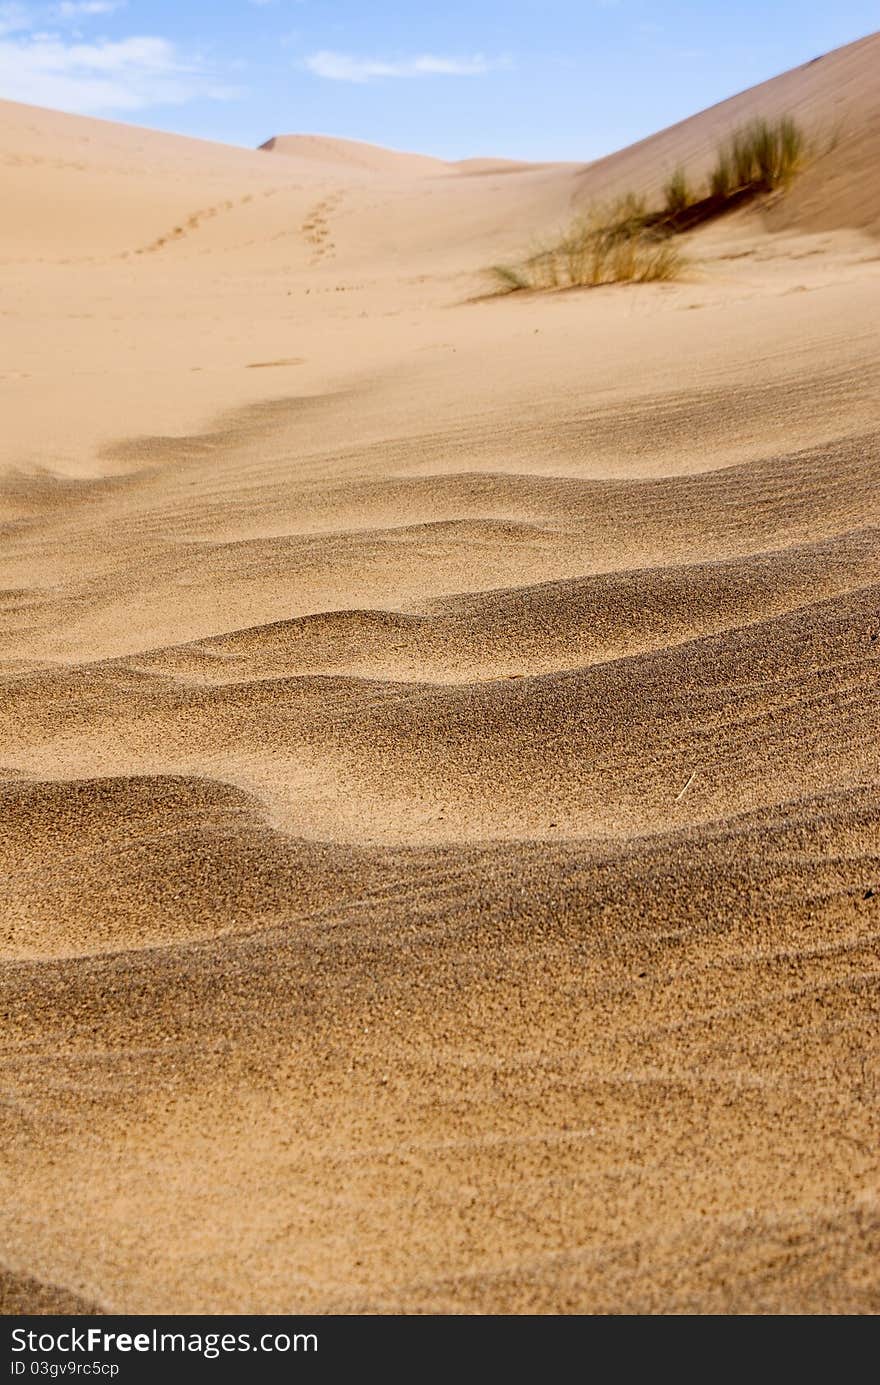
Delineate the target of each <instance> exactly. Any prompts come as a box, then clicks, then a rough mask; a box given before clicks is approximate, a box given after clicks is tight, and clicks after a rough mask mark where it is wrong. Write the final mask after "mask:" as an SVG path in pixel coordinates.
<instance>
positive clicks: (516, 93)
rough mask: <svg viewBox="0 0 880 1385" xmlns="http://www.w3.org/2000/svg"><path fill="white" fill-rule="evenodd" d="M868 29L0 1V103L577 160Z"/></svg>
mask: <svg viewBox="0 0 880 1385" xmlns="http://www.w3.org/2000/svg"><path fill="white" fill-rule="evenodd" d="M878 27H880V0H872V3H867V2H866V0H839V3H836V4H833V5H829V4H828V3H827V0H823V3H819V0H799V3H792V2H791V0H781V3H774V0H739V2H737V0H726V2H725V0H690V3H680V2H679V0H665V2H664V3H657V0H506V3H505V2H504V0H469V3H468V2H467V0H445V3H443V4H436V5H432V4H424V3H423V4H419V3H418V0H376V2H375V3H370V2H369V0H360V2H359V3H356V0H213V3H206V2H205V0H197V3H187V2H186V0H51V3H40V0H20V3H6V0H0V96H4V97H7V98H8V99H10V100H17V101H30V102H32V103H34V104H35V105H46V106H54V107H57V108H58V109H61V110H68V111H76V112H79V113H81V114H86V115H98V116H104V117H106V118H108V119H117V120H125V121H129V122H132V123H135V124H140V125H149V126H152V127H153V128H155V129H161V130H172V131H177V132H179V133H182V134H189V135H197V136H201V137H203V138H206V139H217V140H224V141H227V142H229V143H233V144H244V145H256V144H258V143H261V142H262V141H263V140H264V139H267V138H268V137H269V136H270V135H273V134H280V133H290V132H313V133H320V134H331V135H341V136H347V137H349V138H353V139H364V140H372V141H374V142H376V143H378V144H387V145H390V146H392V147H395V148H399V149H413V150H418V151H419V152H423V153H427V154H436V155H439V156H440V157H444V158H464V157H467V156H470V155H477V154H495V155H504V156H510V157H516V156H521V157H523V158H561V159H590V158H595V157H597V156H599V155H601V154H604V153H608V152H610V151H611V150H613V149H617V148H620V147H621V146H623V145H626V144H629V143H631V142H632V141H633V140H635V139H639V138H641V137H642V136H643V135H646V134H650V133H652V132H653V131H654V130H657V129H660V128H662V127H663V126H664V125H668V124H671V123H672V122H673V121H675V120H679V119H681V118H682V117H684V116H686V115H690V114H692V113H693V112H694V111H697V110H700V109H702V108H703V107H704V106H707V105H711V104H712V103H713V102H715V101H718V100H721V99H723V97H725V96H729V95H732V94H733V93H734V92H736V91H740V90H742V88H743V87H747V86H751V85H752V84H753V83H755V82H759V81H762V80H763V79H764V78H765V77H770V76H773V75H774V74H775V73H777V72H781V71H784V70H785V69H786V68H788V67H793V66H795V65H796V64H797V63H800V62H804V61H806V60H807V59H809V58H813V57H816V56H817V55H818V54H820V53H823V52H827V51H828V49H830V48H836V47H838V46H839V45H840V44H843V43H848V42H849V41H850V40H852V39H855V38H859V37H861V36H862V35H864V34H867V33H870V32H872V31H873V30H874V29H876V28H878Z"/></svg>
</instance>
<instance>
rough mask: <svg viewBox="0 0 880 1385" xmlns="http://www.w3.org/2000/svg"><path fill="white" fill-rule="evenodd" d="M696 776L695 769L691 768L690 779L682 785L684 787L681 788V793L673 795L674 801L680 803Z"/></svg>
mask: <svg viewBox="0 0 880 1385" xmlns="http://www.w3.org/2000/svg"><path fill="white" fill-rule="evenodd" d="M696 777H697V771H696V770H692V771H691V777H690V779H689V780H688V781H687V783H686V784H685V786H684V788H683V789H682V791H681V793H677V794H676V795H675V801H676V803H680V802H681V800H682V799H683V798H684V796H685V794H686V793H687V791H688V789H689V788H690V786H691V784H692V783H693V782H694V780H695V779H696Z"/></svg>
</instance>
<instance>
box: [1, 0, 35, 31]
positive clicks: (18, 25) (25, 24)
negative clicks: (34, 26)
mask: <svg viewBox="0 0 880 1385" xmlns="http://www.w3.org/2000/svg"><path fill="white" fill-rule="evenodd" d="M31 22H32V21H31V16H30V14H29V13H28V11H27V10H26V9H25V7H24V5H0V38H2V37H3V35H4V34H17V33H20V32H21V31H22V30H24V29H29V28H30V27H31Z"/></svg>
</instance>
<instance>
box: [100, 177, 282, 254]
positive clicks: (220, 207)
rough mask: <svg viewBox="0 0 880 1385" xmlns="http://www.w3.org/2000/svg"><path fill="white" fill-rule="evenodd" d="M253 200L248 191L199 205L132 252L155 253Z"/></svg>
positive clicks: (273, 189) (268, 193) (272, 191)
mask: <svg viewBox="0 0 880 1385" xmlns="http://www.w3.org/2000/svg"><path fill="white" fill-rule="evenodd" d="M275 191H277V189H275V188H270V189H269V190H268V191H267V192H266V193H265V194H264V196H266V197H269V196H271V195H272V194H273V193H274V192H275ZM253 200H254V194H253V193H252V192H248V193H245V194H244V196H243V197H239V198H231V197H228V198H226V200H225V201H223V202H218V203H216V205H214V206H211V207H200V208H198V209H197V210H196V211H194V212H193V213H192V214H191V215H190V216H188V217H187V219H186V221H184V222H183V223H182V224H181V225H179V226H175V227H174V228H173V230H171V231H166V232H165V233H164V235H161V236H158V237H157V238H156V240H154V241H150V243H149V244H148V245H141V246H138V247H137V248H136V249H135V251H134V254H135V255H152V254H155V252H156V251H157V250H162V249H163V248H164V247H165V246H166V245H170V244H171V243H172V242H173V241H177V240H183V239H184V238H185V237H186V236H189V235H191V234H192V233H193V231H198V230H199V229H200V227H201V226H202V224H203V223H204V222H205V221H211V220H212V219H213V218H214V217H216V216H221V215H223V214H224V213H226V212H232V211H235V210H236V209H237V208H239V207H245V206H247V204H248V203H249V202H253ZM128 254H129V252H128V251H127V250H126V251H123V253H122V256H121V257H120V258H123V259H124V258H126V256H127V255H128Z"/></svg>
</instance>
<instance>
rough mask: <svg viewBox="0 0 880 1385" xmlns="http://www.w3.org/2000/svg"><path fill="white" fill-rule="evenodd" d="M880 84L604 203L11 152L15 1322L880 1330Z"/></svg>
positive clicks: (771, 93)
mask: <svg viewBox="0 0 880 1385" xmlns="http://www.w3.org/2000/svg"><path fill="white" fill-rule="evenodd" d="M878 57H880V37H878V36H876V35H875V36H872V37H870V38H868V39H865V40H863V41H861V42H860V43H858V44H854V45H850V46H849V47H848V48H845V49H841V50H839V51H838V52H836V53H833V54H829V55H826V56H824V57H822V58H821V59H820V60H819V61H817V62H814V63H811V64H808V65H806V66H805V67H803V68H799V69H797V70H795V71H793V72H791V73H786V74H784V75H783V76H782V77H780V78H777V79H774V81H773V82H770V83H765V84H764V85H763V86H762V87H759V88H755V89H754V90H752V91H750V92H746V93H743V94H742V95H740V96H738V97H735V98H733V99H732V100H731V101H728V102H723V103H721V104H720V105H719V106H716V107H713V108H712V109H711V110H709V111H705V112H702V113H701V114H699V115H696V116H694V117H693V118H692V119H691V120H689V121H685V122H683V123H682V124H680V125H678V126H675V127H673V128H672V129H670V130H667V131H663V132H661V133H660V134H658V135H656V136H654V137H653V138H652V139H650V140H647V141H643V142H642V143H641V144H639V145H636V146H634V147H633V148H632V149H628V150H623V151H621V152H620V153H619V154H615V155H612V156H610V157H609V158H608V159H604V160H600V161H598V162H597V163H595V164H592V165H589V166H583V167H581V166H574V165H570V164H569V165H566V164H545V165H528V164H516V163H511V162H509V161H503V160H498V161H495V160H465V161H463V162H461V163H458V164H454V163H453V164H446V163H443V162H442V161H439V160H433V159H427V158H422V157H421V156H418V155H410V154H398V153H396V152H394V151H388V150H380V149H376V148H375V147H373V146H368V145H362V144H359V143H357V142H355V141H342V140H333V139H330V138H328V137H319V136H279V137H277V138H275V139H273V140H270V141H269V142H268V145H267V146H264V148H263V149H261V150H259V151H246V150H241V149H232V148H226V147H223V146H218V145H210V144H207V143H203V142H199V141H194V140H184V139H178V138H176V137H172V136H166V135H159V134H154V133H151V132H148V131H142V130H137V129H134V128H130V127H123V126H116V125H112V124H109V123H107V122H101V121H92V120H84V119H79V118H76V117H72V116H65V115H59V114H56V113H52V112H48V111H41V110H37V109H35V108H29V107H24V106H15V105H11V104H9V103H0V160H2V161H3V165H4V180H5V182H4V186H5V188H6V197H5V203H4V206H5V211H4V223H3V229H2V234H0V284H2V288H3V295H4V314H5V316H4V321H5V322H6V324H7V329H8V330H7V331H6V332H5V333H4V338H3V347H2V355H0V407H2V410H3V419H4V430H3V441H2V451H0V534H2V546H0V689H2V697H0V991H2V1007H0V1008H2V1011H3V1014H4V1016H5V1032H4V1045H3V1055H2V1067H3V1085H4V1092H3V1102H2V1103H0V1116H2V1122H3V1149H4V1156H5V1157H4V1190H5V1196H4V1199H3V1205H2V1213H0V1216H2V1237H3V1253H2V1255H0V1261H2V1269H0V1308H2V1310H3V1311H4V1312H7V1313H14V1312H22V1311H32V1312H38V1313H46V1312H62V1311H63V1312H72V1313H87V1312H88V1313H91V1312H168V1313H197V1312H203V1311H204V1312H218V1313H237V1312H282V1313H283V1312H291V1311H315V1312H345V1313H364V1312H380V1313H388V1312H418V1313H424V1312H447V1313H449V1312H451V1313H460V1312H465V1313H468V1312H480V1313H484V1312H489V1313H520V1312H540V1313H568V1312H581V1313H583V1312H587V1313H620V1312H625V1313H655V1312H675V1313H716V1312H719V1313H721V1312H723V1313H839V1312H847V1313H851V1312H857V1313H870V1312H876V1311H877V1309H878V1307H880V1277H878V1272H877V1265H878V1254H877V1252H878V1248H880V1205H878V1186H877V1154H876V1151H877V1148H878V1138H877V1137H878V1133H880V1131H878V1103H877V1099H876V1098H877V1081H878V1078H877V1044H876V1028H877V1017H878V1005H880V991H878V967H877V955H878V954H877V947H878V938H880V912H878V910H880V851H878V840H880V838H878V829H880V799H878V789H877V785H878V772H880V758H878V756H880V752H878V746H880V679H878V669H880V665H878V660H880V538H878V534H880V404H878V400H880V394H878V383H880V370H878V364H877V362H878V359H880V328H878V323H880V255H878V250H877V240H876V235H877V233H878V231H880V177H878V175H877V169H878V168H880V162H878V153H880V98H878V89H877V85H876V81H875V73H876V66H877V61H878ZM784 111H792V112H793V113H794V114H795V115H796V116H797V117H798V118H799V120H800V121H801V122H802V123H803V124H804V126H805V127H806V128H807V129H808V130H809V131H810V133H811V134H812V135H813V136H814V139H815V146H814V154H815V157H814V158H813V159H812V161H811V162H810V164H809V166H808V167H807V168H806V170H805V171H804V172H803V174H802V175H801V176H800V178H799V179H798V181H797V182H796V183H795V184H794V186H793V187H792V188H791V190H790V191H789V192H788V193H786V194H785V195H784V196H781V197H780V196H774V197H773V198H771V199H769V200H768V201H766V202H763V203H759V204H757V205H755V206H753V207H751V208H749V209H748V210H746V211H744V212H740V213H737V214H735V215H734V216H732V217H730V218H727V219H722V220H720V221H718V222H715V223H714V224H712V225H711V226H707V227H706V228H704V229H703V230H701V231H699V232H697V233H695V234H693V235H692V236H690V237H689V238H688V241H687V246H686V250H687V254H688V257H689V263H688V266H687V268H686V271H685V274H684V276H683V277H682V279H681V280H680V281H678V282H674V283H670V284H654V285H640V286H637V287H617V288H610V289H602V290H597V291H594V292H583V293H567V294H553V295H547V296H529V295H525V296H519V295H516V296H512V297H510V298H505V299H497V298H491V297H487V296H486V289H487V283H488V281H487V279H486V278H485V277H484V273H483V271H484V270H485V268H486V266H487V265H490V264H492V263H495V262H498V261H500V260H504V259H505V258H506V257H508V256H513V255H516V254H518V253H520V252H521V251H522V249H523V248H524V247H527V246H528V244H529V242H530V240H531V238H532V237H533V236H536V235H547V234H551V233H552V232H553V231H554V230H556V229H557V228H558V227H559V226H560V225H562V224H563V223H564V222H565V221H566V219H567V218H568V217H570V216H571V215H572V214H573V213H575V212H577V211H578V210H579V209H581V208H583V207H584V206H586V205H587V204H588V203H589V202H590V201H591V200H592V199H595V198H601V197H605V196H608V195H611V194H613V193H615V192H616V191H620V190H622V189H627V188H636V189H639V190H645V191H647V192H649V193H650V192H651V191H652V190H654V189H656V188H657V187H658V186H659V184H660V183H661V182H662V181H663V179H664V178H665V177H666V176H667V175H668V173H669V171H670V170H671V168H672V167H674V166H675V164H676V163H678V162H680V161H681V162H685V163H686V164H687V165H688V166H689V167H690V168H691V169H692V170H693V172H694V174H695V175H696V174H698V173H699V171H700V169H701V168H702V167H703V166H704V165H705V162H706V160H707V159H708V158H709V156H710V153H711V151H712V149H713V147H714V143H715V141H716V140H717V138H718V137H719V135H721V134H723V133H726V131H727V130H728V129H729V128H730V126H731V124H732V123H735V122H737V121H739V120H741V119H744V118H748V117H749V116H750V115H752V114H768V115H775V114H778V113H781V112H784ZM832 146H833V147H832ZM48 208H54V209H56V210H55V211H54V212H53V214H52V215H49V214H48V212H47V209H48ZM59 208H62V209H63V215H61V214H60V213H59V212H58V210H57V209H59Z"/></svg>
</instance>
